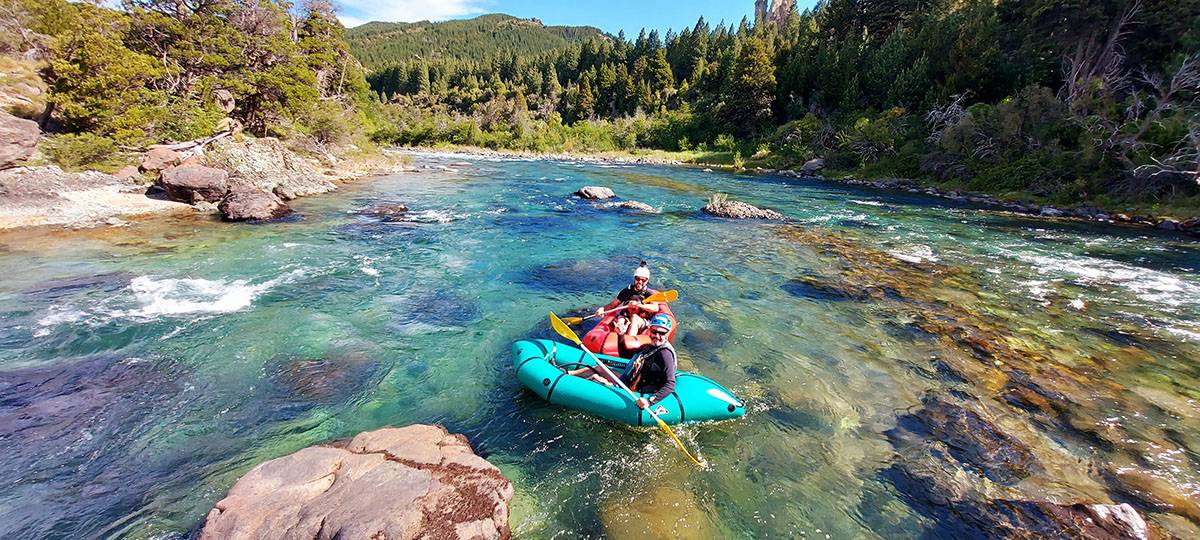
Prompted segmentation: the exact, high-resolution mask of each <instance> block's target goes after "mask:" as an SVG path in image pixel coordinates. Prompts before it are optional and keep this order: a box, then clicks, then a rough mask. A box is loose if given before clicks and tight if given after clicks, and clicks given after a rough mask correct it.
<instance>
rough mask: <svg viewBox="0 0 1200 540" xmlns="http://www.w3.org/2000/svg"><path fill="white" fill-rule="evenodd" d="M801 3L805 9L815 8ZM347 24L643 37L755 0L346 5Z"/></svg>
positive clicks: (745, 8)
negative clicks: (503, 27)
mask: <svg viewBox="0 0 1200 540" xmlns="http://www.w3.org/2000/svg"><path fill="white" fill-rule="evenodd" d="M811 3H812V2H811V1H806V0H800V4H801V5H802V6H803V5H806V4H811ZM338 4H339V6H340V8H341V10H340V16H341V18H342V23H343V24H345V25H346V26H357V25H359V24H362V23H364V22H368V21H380V20H381V21H404V22H412V21H421V20H432V21H440V20H445V19H461V18H469V17H474V16H476V15H481V14H484V13H507V14H509V15H514V16H517V17H522V18H528V17H537V18H539V19H541V20H542V22H544V23H546V24H548V25H572V26H577V25H587V26H595V27H598V28H600V29H601V30H604V31H605V32H609V33H612V34H616V33H617V31H619V30H625V33H626V34H627V35H629V37H631V38H632V37H635V36H637V32H638V30H640V29H641V28H643V27H645V28H647V29H649V28H656V29H658V30H659V31H660V32H665V31H666V29H667V28H674V29H676V30H678V29H680V28H683V27H684V26H691V25H693V24H695V23H696V19H697V18H699V17H700V16H701V15H703V16H704V18H705V19H706V20H708V21H709V23H710V24H716V23H717V22H719V21H720V20H721V19H725V21H726V22H733V23H736V22H737V21H740V20H742V17H743V16H748V15H751V14H752V13H753V12H754V0H574V1H572V0H558V1H545V0H543V1H536V0H340V2H338Z"/></svg>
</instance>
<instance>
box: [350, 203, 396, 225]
mask: <svg viewBox="0 0 1200 540" xmlns="http://www.w3.org/2000/svg"><path fill="white" fill-rule="evenodd" d="M358 213H359V214H361V215H364V216H372V217H377V218H379V219H381V220H383V221H402V220H403V219H404V216H405V214H407V213H408V206H406V205H403V204H400V203H395V204H381V205H378V206H372V207H370V208H365V209H363V210H359V211H358Z"/></svg>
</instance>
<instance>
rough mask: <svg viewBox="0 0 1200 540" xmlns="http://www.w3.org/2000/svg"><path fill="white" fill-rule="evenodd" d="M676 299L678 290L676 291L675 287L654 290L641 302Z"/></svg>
mask: <svg viewBox="0 0 1200 540" xmlns="http://www.w3.org/2000/svg"><path fill="white" fill-rule="evenodd" d="M678 299H679V291H677V290H675V289H671V290H669V291H661V292H656V293H654V294H652V295H650V296H647V297H646V299H645V300H643V302H645V303H647V304H649V303H650V302H674V301H676V300H678Z"/></svg>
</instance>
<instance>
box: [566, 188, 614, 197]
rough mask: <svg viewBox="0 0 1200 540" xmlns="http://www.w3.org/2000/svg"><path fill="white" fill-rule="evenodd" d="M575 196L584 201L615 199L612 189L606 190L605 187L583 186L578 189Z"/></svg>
mask: <svg viewBox="0 0 1200 540" xmlns="http://www.w3.org/2000/svg"><path fill="white" fill-rule="evenodd" d="M575 196H577V197H580V198H584V199H592V200H597V199H611V198H613V197H616V196H617V194H616V193H613V190H612V189H610V188H606V187H601V186H584V187H582V188H579V191H576V192H575Z"/></svg>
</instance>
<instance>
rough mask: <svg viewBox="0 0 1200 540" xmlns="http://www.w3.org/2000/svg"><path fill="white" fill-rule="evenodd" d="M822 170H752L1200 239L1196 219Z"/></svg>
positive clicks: (810, 167)
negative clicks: (1031, 200) (1039, 201)
mask: <svg viewBox="0 0 1200 540" xmlns="http://www.w3.org/2000/svg"><path fill="white" fill-rule="evenodd" d="M814 161H816V160H814ZM810 163H812V162H810ZM823 167H824V164H823V163H822V164H821V165H820V167H815V168H814V167H812V166H810V165H809V164H806V165H805V167H803V168H802V169H799V170H775V169H756V170H755V171H754V172H756V173H759V174H778V175H781V176H790V177H793V178H812V179H820V180H827V181H831V182H840V183H843V184H851V185H856V186H867V187H873V188H876V189H890V190H900V191H907V192H910V193H923V194H926V195H932V196H934V197H942V198H945V199H951V200H955V201H962V202H969V203H975V204H984V205H988V206H995V207H999V208H1003V209H1004V210H1008V211H1010V212H1015V213H1019V214H1026V215H1032V216H1042V217H1046V218H1063V219H1081V220H1087V221H1096V222H1101V223H1120V224H1127V225H1138V226H1144V227H1153V228H1156V229H1159V230H1164V231H1175V232H1180V233H1183V234H1187V235H1190V236H1195V237H1200V216H1194V217H1190V218H1183V219H1179V218H1176V217H1164V216H1157V217H1156V216H1146V215H1138V214H1133V213H1127V212H1109V211H1106V210H1104V209H1102V208H1098V207H1095V206H1086V205H1082V204H1081V205H1078V206H1075V207H1071V208H1060V207H1057V206H1053V205H1042V204H1034V203H1023V202H1011V201H1003V200H1000V199H999V198H996V197H993V196H991V195H984V194H980V193H970V192H961V191H957V190H945V191H943V190H940V189H937V188H932V187H921V186H920V185H919V184H917V182H916V181H914V180H909V179H904V178H881V179H876V180H866V179H860V178H853V177H850V176H843V177H838V178H833V177H827V176H821V175H820V174H817V173H818V172H819V171H820V170H821V168H823Z"/></svg>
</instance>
